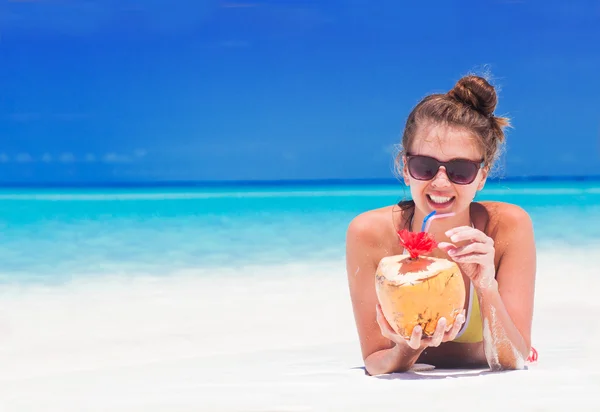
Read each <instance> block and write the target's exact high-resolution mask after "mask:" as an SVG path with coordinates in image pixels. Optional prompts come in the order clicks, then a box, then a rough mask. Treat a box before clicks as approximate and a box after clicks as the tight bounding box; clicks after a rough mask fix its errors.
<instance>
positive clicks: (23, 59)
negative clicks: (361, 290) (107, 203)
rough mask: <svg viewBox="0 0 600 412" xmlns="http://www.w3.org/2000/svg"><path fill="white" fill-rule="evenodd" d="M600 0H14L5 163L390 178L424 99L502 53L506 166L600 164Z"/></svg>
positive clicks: (63, 172)
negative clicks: (411, 117) (508, 126)
mask: <svg viewBox="0 0 600 412" xmlns="http://www.w3.org/2000/svg"><path fill="white" fill-rule="evenodd" d="M598 44H600V3H598V2H597V1H578V2H574V4H568V3H567V2H564V1H556V0H551V1H545V2H531V1H518V0H505V1H488V2H475V1H461V2H452V1H450V2H448V1H429V2H421V5H412V4H411V5H401V2H397V1H380V2H377V3H372V2H371V4H370V5H369V3H368V2H367V1H363V0H360V1H358V0H351V1H349V0H346V1H341V0H340V1H328V2H325V1H323V2H317V1H299V0H291V1H285V2H281V1H256V2H253V1H252V2H251V1H191V0H180V1H177V2H169V1H166V0H144V1H142V0H137V1H133V0H121V1H116V0H104V1H97V0H88V1H85V2H81V1H74V0H69V1H67V0H64V1H60V2H59V1H54V0H45V1H35V0H31V1H26V2H24V1H10V2H3V3H0V143H1V144H0V181H4V182H58V181H72V182H113V181H152V180H239V179H243V180H278V179H360V178H390V177H393V176H392V174H391V167H392V164H391V161H392V152H391V149H392V147H393V146H394V145H395V144H397V143H398V142H399V138H400V133H401V131H402V127H403V122H404V120H405V119H406V116H407V115H408V113H409V111H410V109H411V107H412V106H413V105H414V104H416V103H417V101H418V100H419V99H420V98H421V97H423V96H424V95H425V94H428V93H432V92H439V91H446V90H448V89H449V88H451V87H452V86H453V84H454V82H455V81H456V80H457V79H458V78H460V77H461V76H462V75H464V74H466V73H467V72H470V71H473V70H475V71H477V70H482V69H488V70H490V71H491V73H492V75H493V76H494V78H495V80H494V82H495V83H496V84H497V85H498V86H499V87H500V92H499V94H500V104H499V107H498V110H497V112H498V113H500V114H505V115H508V116H509V117H511V118H512V122H513V125H514V129H512V130H509V131H508V143H507V146H506V154H505V157H504V158H503V159H502V162H501V172H502V175H503V176H507V177H515V176H540V175H541V176H569V175H586V174H596V175H599V174H600V99H598V92H599V91H600V76H598V73H600V48H599V47H598Z"/></svg>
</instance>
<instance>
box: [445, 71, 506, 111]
mask: <svg viewBox="0 0 600 412" xmlns="http://www.w3.org/2000/svg"><path fill="white" fill-rule="evenodd" d="M447 94H448V96H450V97H452V98H454V99H455V100H458V101H459V102H461V103H464V104H466V105H468V106H471V107H472V108H473V109H475V110H477V111H478V112H479V113H481V114H483V115H485V116H487V117H491V116H492V115H493V113H494V110H495V109H496V104H497V103H498V97H497V95H496V90H495V89H494V86H492V85H491V84H489V83H488V81H487V80H485V79H484V78H483V77H479V76H474V75H470V76H465V77H463V78H462V79H460V80H459V81H458V82H457V83H456V85H455V86H454V88H453V89H452V90H450V91H449V92H448V93H447Z"/></svg>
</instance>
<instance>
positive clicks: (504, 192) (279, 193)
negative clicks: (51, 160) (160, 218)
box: [0, 183, 600, 201]
mask: <svg viewBox="0 0 600 412" xmlns="http://www.w3.org/2000/svg"><path fill="white" fill-rule="evenodd" d="M594 184H595V183H594ZM594 184H593V183H590V184H589V185H588V186H582V187H521V185H519V184H518V183H517V184H512V183H509V184H502V185H495V184H490V185H489V187H486V188H485V189H484V190H483V191H482V195H484V196H513V195H514V196H532V195H534V196H573V195H598V194H600V187H598V185H597V184H595V185H594ZM406 193H408V189H407V188H405V187H403V186H401V185H400V184H398V185H397V186H394V185H386V186H379V187H377V186H375V187H371V188H369V187H368V186H358V187H357V188H350V189H347V190H344V189H342V188H340V187H336V188H334V189H331V188H328V187H324V188H302V187H300V188H296V189H295V190H294V191H290V190H275V189H273V190H269V189H265V188H261V189H257V190H253V189H251V188H246V187H240V188H236V189H231V190H225V189H208V188H198V189H197V190H189V189H176V190H173V191H161V192H160V193H154V192H152V191H146V192H144V191H142V190H140V191H138V192H131V191H127V192H120V191H113V192H112V193H111V192H107V191H102V192H101V193H94V192H89V191H86V192H85V193H77V192H74V193H68V192H61V193H52V192H49V193H41V192H35V193H27V192H24V193H18V192H14V191H13V192H6V191H5V192H4V193H2V192H0V200H39V201H114V200H185V199H235V198H274V197H285V198H304V197H307V198H314V197H378V196H385V197H392V198H394V199H395V198H397V197H398V196H402V195H404V194H406Z"/></svg>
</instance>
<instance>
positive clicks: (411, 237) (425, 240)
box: [398, 229, 437, 259]
mask: <svg viewBox="0 0 600 412" xmlns="http://www.w3.org/2000/svg"><path fill="white" fill-rule="evenodd" d="M398 236H399V237H400V244H401V245H402V246H404V248H405V249H406V250H408V253H410V257H411V258H412V259H416V258H418V257H419V255H423V254H425V253H429V252H431V251H432V250H433V249H435V248H436V247H437V242H436V241H435V239H434V238H433V236H432V235H431V234H429V233H427V232H409V231H408V230H406V229H402V230H401V231H399V232H398Z"/></svg>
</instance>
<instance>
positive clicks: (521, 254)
mask: <svg viewBox="0 0 600 412" xmlns="http://www.w3.org/2000/svg"><path fill="white" fill-rule="evenodd" d="M495 212H496V213H495V214H496V216H495V220H497V224H496V225H495V227H494V228H493V229H492V230H493V234H491V237H490V236H488V235H486V234H485V233H483V232H482V231H480V230H477V229H474V228H471V227H468V226H462V227H458V228H454V229H451V230H449V231H448V232H446V235H447V236H449V237H450V240H452V242H462V241H468V244H467V245H466V246H461V247H458V248H457V247H456V246H454V245H453V244H451V243H446V242H442V243H440V244H439V246H440V248H442V249H443V250H446V251H447V252H448V254H449V256H450V257H451V258H452V259H453V260H454V261H455V262H456V263H457V264H458V265H459V267H460V268H461V271H462V272H463V273H464V274H465V275H467V276H469V278H470V279H471V282H472V283H473V285H474V287H475V290H476V293H477V295H478V297H479V301H480V310H481V316H482V319H483V345H484V349H485V356H486V359H487V361H488V364H489V366H490V368H491V369H492V370H500V369H521V368H523V367H524V365H525V359H526V358H527V356H528V354H529V350H530V347H531V323H532V317H533V298H534V284H535V271H536V252H535V241H534V236H533V226H532V223H531V219H530V218H529V215H528V214H527V213H526V212H525V211H524V210H523V209H521V208H519V207H518V206H514V205H510V204H502V206H500V207H498V209H497V210H496V211H495ZM492 238H493V239H492ZM494 239H495V240H494Z"/></svg>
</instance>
